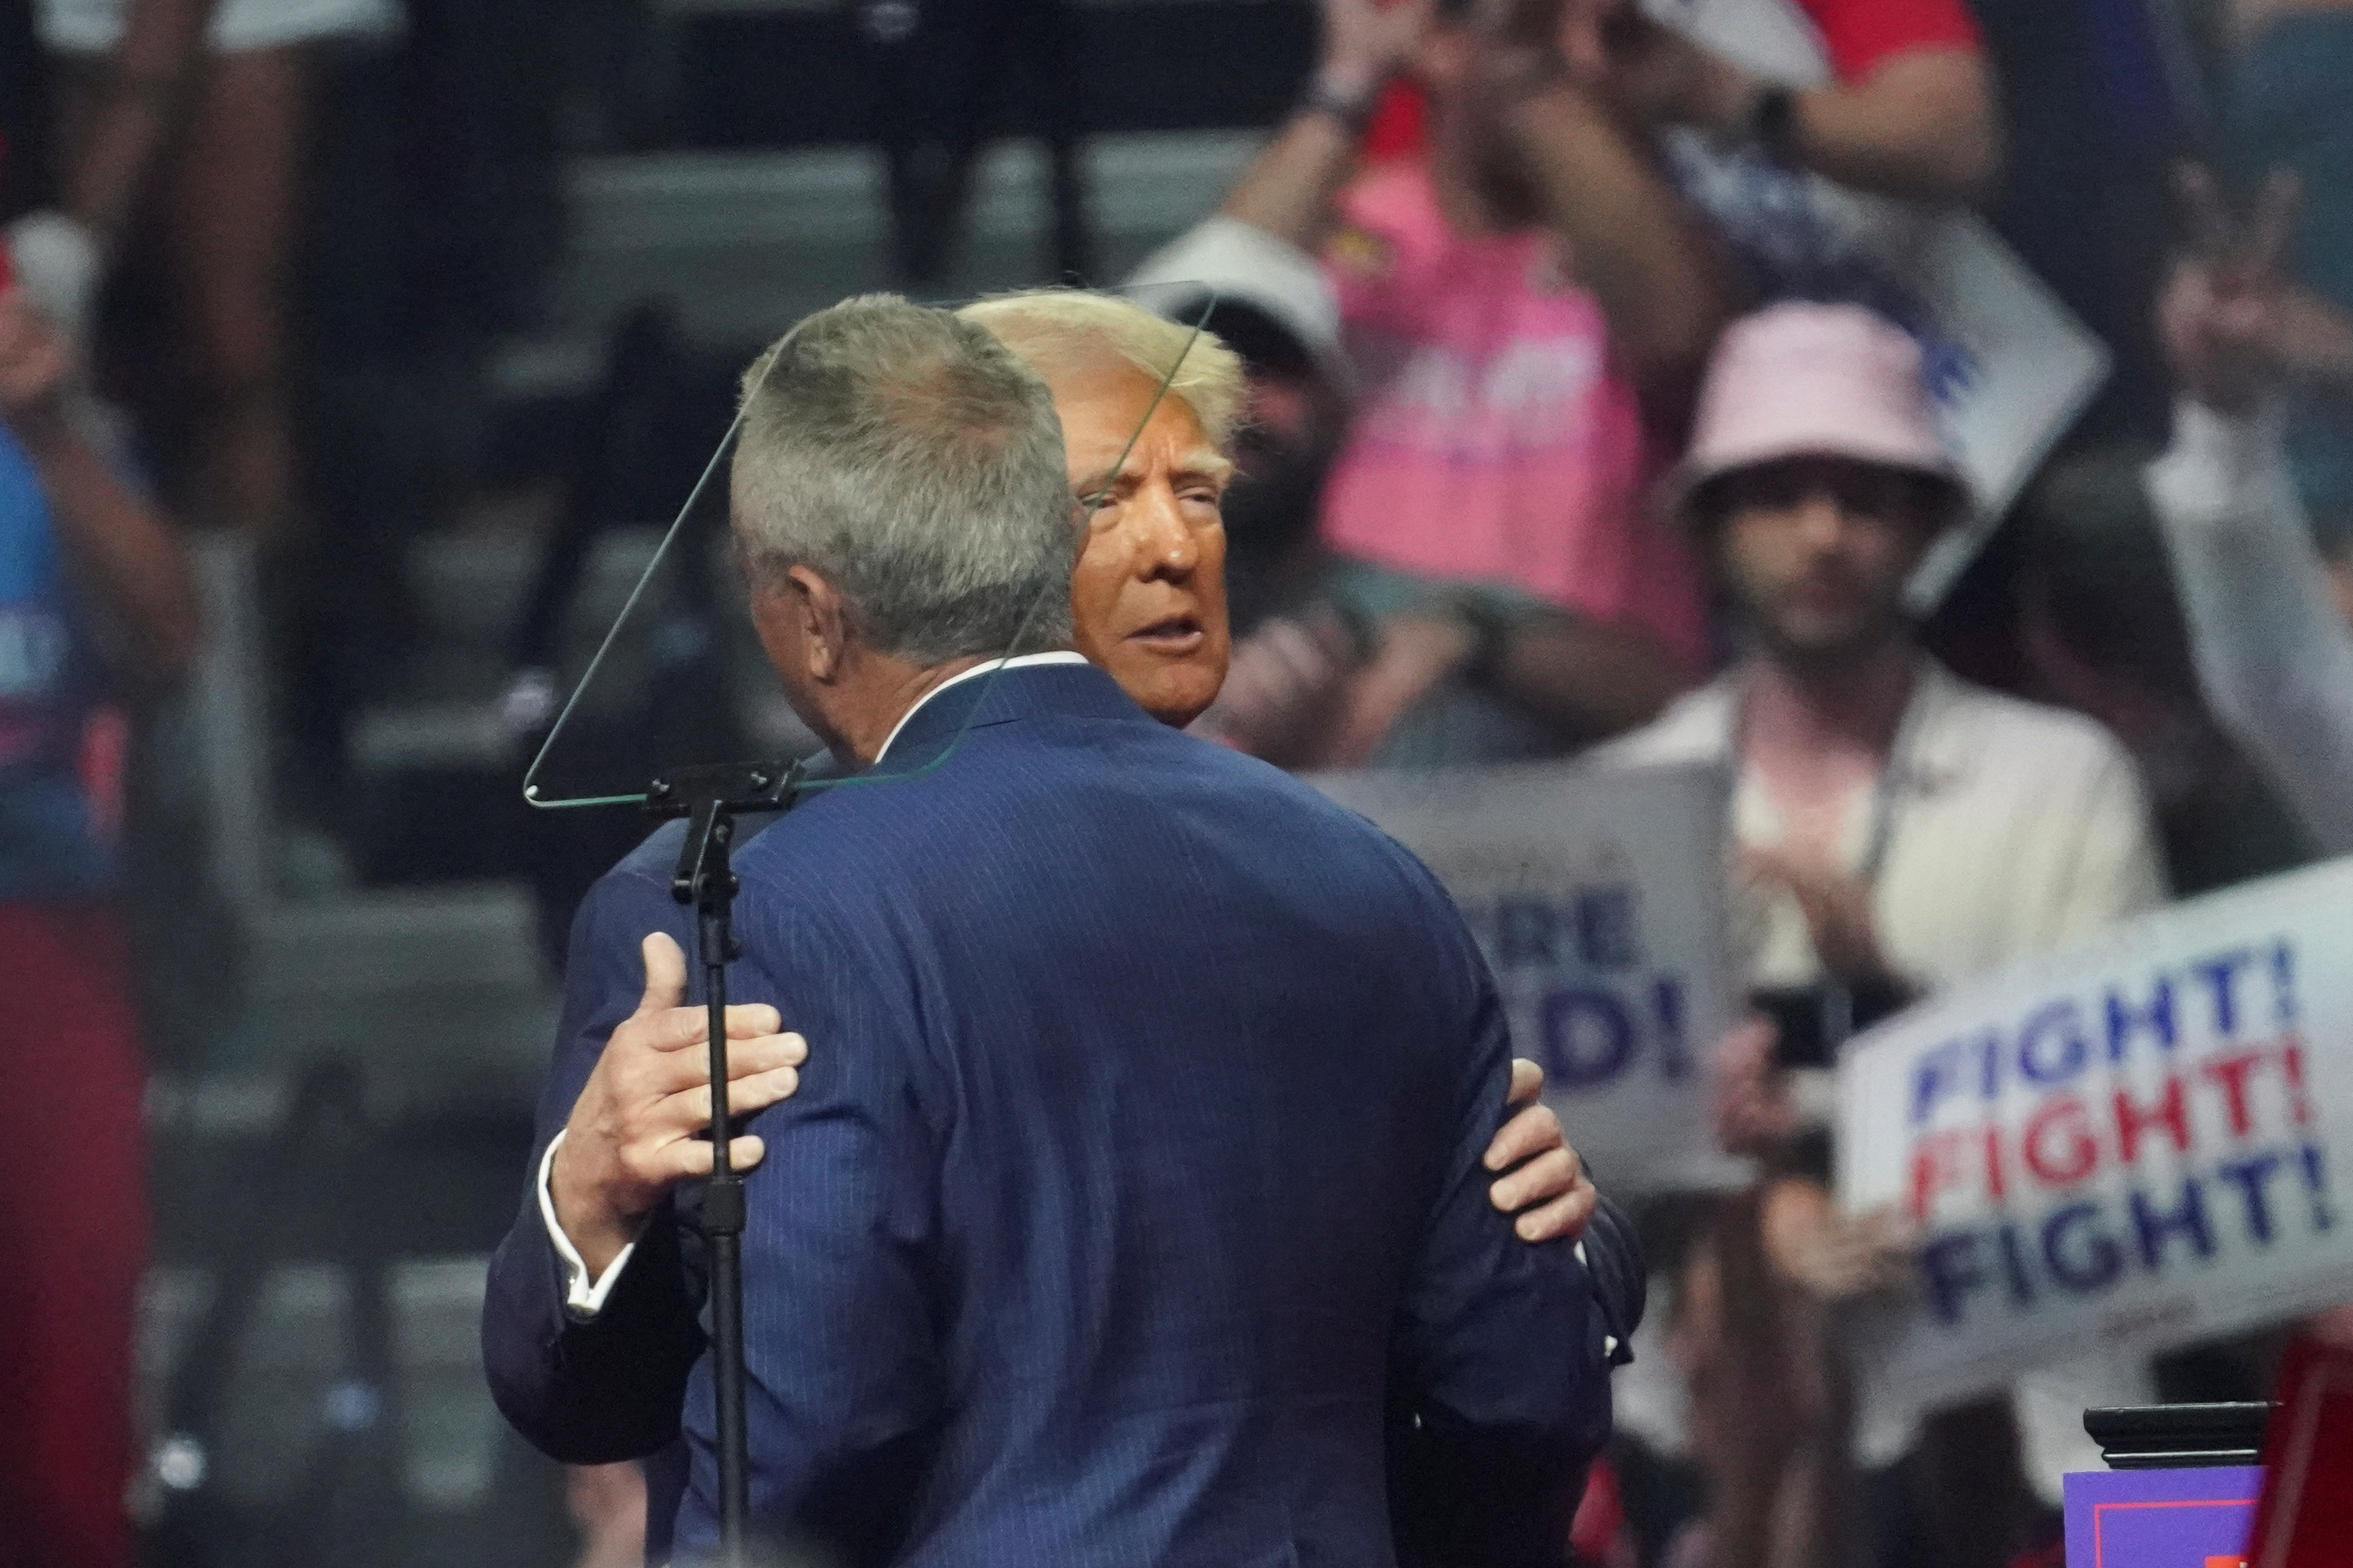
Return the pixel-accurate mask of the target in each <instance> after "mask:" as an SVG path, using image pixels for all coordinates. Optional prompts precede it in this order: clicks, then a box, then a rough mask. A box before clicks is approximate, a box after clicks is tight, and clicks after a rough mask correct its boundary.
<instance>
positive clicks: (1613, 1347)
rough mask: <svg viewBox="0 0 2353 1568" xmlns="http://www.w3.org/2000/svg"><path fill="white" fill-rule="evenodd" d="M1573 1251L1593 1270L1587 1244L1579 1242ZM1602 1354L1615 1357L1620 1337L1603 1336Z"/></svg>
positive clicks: (1614, 1335) (1582, 1262) (1579, 1260)
mask: <svg viewBox="0 0 2353 1568" xmlns="http://www.w3.org/2000/svg"><path fill="white" fill-rule="evenodd" d="M1571 1250H1572V1251H1574V1252H1575V1253H1576V1254H1577V1262H1579V1263H1581V1264H1584V1265H1585V1267H1586V1268H1588V1270H1589V1269H1591V1268H1592V1267H1593V1265H1591V1264H1590V1263H1587V1262H1586V1258H1585V1243H1583V1242H1581V1241H1580V1242H1578V1243H1577V1246H1576V1247H1573V1248H1572V1249H1571ZM1601 1353H1602V1354H1603V1355H1608V1356H1614V1355H1616V1354H1617V1353H1618V1336H1617V1335H1616V1334H1603V1335H1602V1336H1601Z"/></svg>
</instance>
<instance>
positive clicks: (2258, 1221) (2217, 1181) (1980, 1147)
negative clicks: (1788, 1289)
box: [1838, 859, 2353, 1409]
mask: <svg viewBox="0 0 2353 1568" xmlns="http://www.w3.org/2000/svg"><path fill="white" fill-rule="evenodd" d="M1838 1096H1839V1125H1838V1139H1839V1143H1838V1146H1839V1152H1840V1172H1839V1188H1840V1197H1841V1202H1842V1203H1843V1204H1844V1205H1845V1206H1846V1207H1847V1208H1848V1209H1849V1210H1851V1211H1856V1212H1860V1211H1862V1210H1866V1209H1871V1208H1875V1207H1878V1206H1881V1205H1888V1204H1895V1205H1902V1206H1903V1207H1904V1208H1905V1209H1906V1210H1907V1211H1909V1212H1910V1213H1911V1214H1912V1215H1915V1217H1916V1219H1917V1220H1918V1221H1919V1223H1920V1225H1921V1227H1922V1237H1923V1245H1922V1247H1921V1251H1920V1258H1919V1276H1918V1279H1919V1290H1918V1293H1917V1297H1916V1299H1915V1300H1914V1301H1913V1302H1912V1303H1911V1304H1910V1305H1908V1306H1907V1307H1906V1308H1905V1309H1903V1310H1900V1311H1890V1312H1888V1313H1887V1314H1886V1315H1885V1316H1884V1317H1883V1318H1882V1319H1881V1320H1879V1321H1873V1322H1871V1323H1869V1324H1867V1325H1862V1326H1861V1327H1860V1328H1859V1334H1858V1343H1857V1348H1858V1351H1859V1352H1860V1353H1859V1355H1858V1364H1859V1365H1860V1366H1861V1367H1862V1369H1863V1372H1864V1383H1865V1387H1866V1394H1868V1395H1870V1396H1871V1397H1872V1399H1873V1403H1874V1405H1876V1406H1877V1407H1878V1408H1881V1409H1925V1408H1930V1407H1933V1406H1935V1405H1940V1404H1945V1403H1948V1402H1950V1401H1952V1400H1956V1399H1960V1398H1966V1397H1969V1396H1971V1395H1974V1394H1978V1393H1982V1392H1985V1391H1988V1390H1990V1389H1993V1388H1995V1387H1998V1386H2000V1385H2001V1384H2007V1383H2008V1382H2010V1380H2011V1379H2012V1378H2014V1377H2015V1376H2016V1375H2017V1374H2018V1373H2021V1372H2024V1371H2027V1370H2030V1369H2031V1368H2033V1367H2035V1366H2038V1365H2041V1364H2044V1363H2052V1362H2055V1361H2060V1360H2063V1359H2065V1358H2068V1357H2070V1356H2073V1355H2075V1354H2077V1353H2079V1352H2089V1351H2094V1350H2109V1351H2115V1352H2122V1353H2141V1352H2155V1351H2158V1350H2162V1349H2165V1348H2168V1347H2169V1346H2173V1345H2179V1344H2182V1343H2186V1342H2190V1341H2193V1340H2197V1339H2202V1338H2206V1337H2210V1336H2212V1335H2215V1334H2222V1333H2230V1332H2233V1331H2239V1330H2243V1329H2247V1328H2252V1327H2254V1326H2256V1325H2259V1324H2263V1323H2268V1322H2273V1321H2278V1320H2280V1319H2283V1318H2287V1317H2292V1316H2294V1315H2295V1314H2297V1313H2301V1312H2306V1311H2309V1310H2315V1309H2317V1308H2321V1307H2327V1306H2333V1305H2337V1304H2338V1303H2341V1302H2343V1301H2345V1300H2353V1206H2348V1205H2353V1167H2348V1165H2347V1163H2346V1162H2348V1161H2353V859H2346V860H2338V861H2334V862H2331V863H2330V864H2328V865H2326V866H2320V867H2316V868H2311V869H2308V870H2303V871H2296V872H2292V873H2289V874H2287V875H2285V876H2281V877H2274V878H2269V879H2264V880H2263V881H2260V882H2255V883H2250V884H2248V885H2246V886H2243V887H2240V888H2233V889H2228V890H2226V891H2223V892H2220V893H2214V894H2210V895H2208V896H2207V897H2205V898H2201V899H2197V900H2191V901H2189V902H2186V903H2181V904H2177V905H2174V906H2173V907H2171V908H2169V909H2165V910H2157V911H2155V912H2153V913H2150V914H2147V915H2144V916H2141V917H2140V918H2138V919H2137V920H2134V921H2128V922H2126V924H2124V925H2122V926H2120V927H2118V928H2117V929H2116V931H2115V932H2114V933H2113V934H2112V935H2111V936H2109V937H2108V938H2107V939H2106V940H2105V941H2103V942H2100V943H2099V944H2098V945H2096V946H2093V947H2088V948H2082V949H2078V950H2076V951H2074V952H2065V953H2059V954H2054V955H2052V956H2050V957H2047V958H2041V959H2036V960H2034V961H2031V962H2030V963H2022V964H2019V965H2016V966H2014V967H2012V968H2010V969H2007V970H2004V971H2002V972H2001V973H1998V974H1994V975H1991V976H1989V977H1987V978H1985V979H1982V980H1978V981H1974V982H1971V983H1969V984H1966V985H1962V986H1958V987H1956V988H1955V989H1954V990H1952V991H1950V992H1948V993H1947V994H1943V995H1940V996H1938V997H1936V998H1935V999H1933V1000H1931V1001H1929V1002H1926V1003H1924V1004H1922V1005H1919V1006H1917V1007H1915V1008H1913V1009H1911V1010H1910V1011H1908V1012H1905V1013H1904V1014H1902V1015H1900V1016H1897V1017H1895V1018H1893V1019H1891V1020H1889V1021H1888V1022H1887V1023H1885V1024H1883V1025H1882V1026H1879V1027H1878V1028H1876V1029H1873V1030H1872V1031H1870V1032H1869V1033H1868V1034H1865V1035H1863V1036H1861V1037H1858V1038H1857V1039H1856V1040H1855V1041H1854V1042H1853V1043H1852V1045H1851V1046H1849V1047H1847V1050H1846V1052H1845V1053H1844V1055H1843V1056H1842V1058H1841V1060H1840V1063H1839V1079H1838Z"/></svg>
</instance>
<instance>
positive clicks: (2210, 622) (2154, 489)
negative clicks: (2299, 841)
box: [2147, 401, 2353, 855]
mask: <svg viewBox="0 0 2353 1568" xmlns="http://www.w3.org/2000/svg"><path fill="white" fill-rule="evenodd" d="M2147 478H2148V494H2149V500H2150V502H2151V504H2152V505H2153V506H2154V507H2155V509H2156V511H2157V518H2158V526H2159V527H2160V528H2161V529H2162V530H2163V531H2164V534H2165V542H2166V548H2167V550H2168V552H2170V554H2171V555H2172V558H2173V574H2174V579H2175V582H2176V584H2178V586H2179V592H2180V595H2181V607H2182V612H2183V614H2184V615H2185V616H2187V617H2188V620H2189V639H2190V647H2191V650H2192V653H2193V654H2194V656H2195V658H2196V660H2197V665H2198V679H2199V684H2200V686H2202V687H2203V688H2204V689H2205V693H2206V700H2207V702H2208V703H2209V704H2210V705H2211V707H2212V708H2213V710H2214V714H2215V717H2216V718H2218V719H2220V720H2221V721H2222V724H2223V727H2224V728H2226V729H2227V730H2229V731H2231V733H2232V735H2233V736H2234V737H2236V738H2237V740H2238V741H2239V742H2240V743H2241V744H2242V745H2243V746H2245V747H2246V748H2247V750H2248V752H2250V753H2251V754H2253V757H2254V758H2255V759H2256V761H2258V762H2259V763H2262V764H2263V769H2264V771H2265V772H2266V773H2268V774H2269V775H2270V777H2271V779H2272V782H2273V783H2274V784H2276V785H2277V786H2278V787H2279V789H2280V790H2281V791H2282V793H2283V794H2284V795H2285V796H2286V797H2287V801H2288V804H2289V805H2291V806H2292V807H2294V809H2295V813H2296V815H2297V816H2299V817H2301V818H2302V819H2303V821H2304V824H2305V826H2306V827H2307V828H2309V829H2310V830H2311V832H2312V834H2313V836H2314V837H2315V838H2316V839H2317V840H2318V842H2319V845H2320V847H2321V849H2322V850H2323V851H2324V852H2325V853H2327V854H2331V855H2341V854H2346V853H2348V852H2353V628H2348V626H2346V624H2345V620H2344V617H2343V616H2340V615H2338V613H2337V608H2336V606H2335V605H2333V604H2332V603H2331V602H2330V600H2329V596H2328V594H2327V590H2326V588H2325V587H2324V586H2323V584H2322V580H2321V579H2322V563H2321V560H2320V556H2319V552H2317V551H2316V550H2315V549H2314V548H2313V545H2312V540H2311V536H2310V534H2309V532H2308V531H2307V526H2306V521H2305V516H2304V509H2303V507H2302V505H2301V504H2300V503H2299V502H2298V501H2297V500H2296V496H2295V485H2294V482H2293V481H2292V480H2291V479H2289V477H2288V471H2287V462H2286V458H2284V456H2283V454H2282V452H2281V447H2280V439H2279V423H2278V419H2277V416H2275V415H2269V414H2267V415H2262V416H2254V417H2249V418H2232V417H2228V416H2223V415H2221V414H2217V413H2215V412H2214V411H2213V410H2211V409H2210V408H2207V407H2205V406H2204V405H2200V404H2198V403H2194V402H2189V401H2184V402H2183V403H2182V404H2181V405H2179V408H2178V409H2177V410H2176V412H2175V416H2174V426H2173V445H2172V446H2171V447H2168V448H2167V450H2166V454H2165V456H2164V457H2162V458H2158V460H2157V461H2156V462H2154V463H2152V464H2150V465H2149V468H2148V476H2147Z"/></svg>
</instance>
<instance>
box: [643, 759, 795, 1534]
mask: <svg viewBox="0 0 2353 1568" xmlns="http://www.w3.org/2000/svg"><path fill="white" fill-rule="evenodd" d="M800 780H801V765H800V764H799V763H712V764H708V765H704V766H699V767H690V768H672V769H670V771H669V772H667V773H663V774H662V776H661V777H659V778H658V779H656V780H655V781H654V782H653V783H652V784H650V785H649V786H648V788H647V790H646V809H647V810H648V811H649V812H650V813H652V814H653V815H654V816H664V817H668V816H682V817H684V818H686V844H685V846H684V847H683V848H681V850H680V851H679V857H678V871H677V873H676V875H674V876H672V877H671V878H670V896H671V897H672V898H674V899H676V900H678V901H679V902H680V903H681V904H691V905H692V906H693V907H694V913H695V947H696V950H697V955H698V957H699V958H700V960H701V962H702V979H703V994H704V997H705V1000H706V1003H707V1005H708V1006H709V1008H710V1025H709V1028H710V1034H711V1040H710V1051H711V1180H710V1182H709V1183H708V1184H706V1185H705V1186H704V1188H703V1192H702V1232H703V1235H704V1237H706V1238H707V1239H708V1242H709V1245H710V1257H711V1354H712V1383H713V1384H714V1388H715V1392H716V1396H717V1405H718V1416H719V1539H720V1551H721V1561H722V1562H723V1563H725V1564H726V1565H727V1568H744V1535H745V1526H746V1517H747V1514H748V1512H749V1506H750V1495H751V1494H750V1487H749V1479H750V1478H749V1467H750V1456H749V1450H748V1446H747V1443H748V1440H747V1436H746V1434H745V1431H744V1173H742V1172H741V1171H738V1170H736V1169H735V1168H734V1166H733V1165H732V1164H730V1163H728V1158H727V1132H728V1125H727V1123H728V1112H727V965H728V963H729V962H730V961H731V960H733V958H734V957H735V956H736V954H737V953H738V952H741V951H742V950H743V944H742V943H741V942H738V941H737V940H736V937H735V931H734V921H733V915H734V907H735V890H736V889H737V888H738V886H740V884H739V883H738V881H737V880H736V877H735V872H734V870H733V868H731V867H730V866H729V865H728V862H727V850H728V846H729V845H730V844H732V843H733V841H734V837H735V818H736V816H738V815H739V814H741V813H744V812H768V811H789V810H791V809H792V805H793V800H794V789H795V786H796V785H797V784H799V783H800Z"/></svg>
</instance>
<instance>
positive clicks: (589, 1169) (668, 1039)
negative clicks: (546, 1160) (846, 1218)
mask: <svg viewBox="0 0 2353 1568" xmlns="http://www.w3.org/2000/svg"><path fill="white" fill-rule="evenodd" d="M643 952H644V953H645V963H646V992H645V998H644V1000H643V1001H641V1002H640V1003H638V1010H637V1011H636V1012H635V1013H633V1014H631V1015H630V1016H629V1017H628V1018H627V1019H626V1020H624V1021H623V1022H622V1024H621V1026H619V1027H618V1028H617V1029H615V1030H614V1031H613V1037H612V1038H611V1039H610V1040H609V1041H607V1043H606V1046H605V1051H604V1054H603V1055H602V1056H601V1057H599V1058H597V1060H596V1069H595V1070H594V1071H592V1072H591V1073H590V1074H589V1075H588V1082H587V1083H586V1086H584V1087H583V1088H582V1089H581V1091H580V1098H579V1099H578V1100H576V1101H575V1102H574V1104H573V1107H572V1116H571V1119H570V1120H569V1121H566V1122H565V1127H564V1145H563V1147H562V1148H561V1149H559V1150H557V1152H556V1155H555V1163H554V1169H553V1170H552V1171H551V1172H550V1173H549V1178H548V1187H549V1191H550V1194H551V1196H552V1197H553V1198H554V1204H555V1218H556V1222H557V1223H558V1224H559V1225H561V1226H563V1227H564V1234H565V1236H566V1237H569V1238H570V1239H571V1241H572V1244H573V1246H574V1247H576V1248H577V1249H578V1250H579V1253H580V1256H581V1259H582V1261H583V1262H585V1263H586V1264H587V1266H588V1269H589V1272H590V1273H591V1274H592V1275H596V1274H601V1273H603V1272H604V1270H605V1268H606V1266H607V1264H608V1263H610V1262H611V1261H612V1259H613V1258H615V1257H617V1256H618V1254H619V1253H620V1251H621V1249H622V1248H623V1247H627V1246H628V1245H629V1243H630V1242H632V1241H634V1240H635V1239H636V1238H637V1234H638V1230H639V1229H640V1228H641V1227H642V1226H644V1224H645V1221H646V1217H647V1216H648V1215H650V1214H651V1213H652V1212H653V1210H654V1207H655V1205H658V1204H659V1203H660V1202H661V1199H662V1197H663V1195H664V1194H667V1193H668V1192H669V1191H670V1189H671V1188H672V1187H675V1186H676V1185H678V1184H680V1183H681V1182H685V1181H691V1180H694V1179H696V1178H698V1177H702V1176H708V1175H709V1174H711V1172H712V1163H713V1162H712V1148H711V1144H710V1142H709V1141H708V1140H706V1139H705V1138H703V1137H702V1136H701V1135H702V1133H703V1132H704V1131H706V1130H707V1129H708V1128H709V1127H710V1125H711V1068H710V1051H709V1047H708V1041H709V1039H710V1029H709V1016H708V1014H707V1012H706V1011H705V1009H703V1008H702V1007H688V1006H684V1005H681V1004H682V1003H683V1002H684V1001H685V999H686V954H685V953H684V952H681V950H680V948H679V945H678V943H677V942H673V941H671V940H670V937H668V936H666V935H664V934H663V933H661V932H659V931H656V932H654V933H653V934H651V935H649V936H648V937H647V938H646V940H645V945H644V949H643ZM782 1030H783V1020H782V1019H780V1018H779V1017H778V1016H777V1014H776V1009H775V1008H774V1007H770V1006H767V1005H764V1004H759V1003H747V1004H741V1005H734V1006H731V1007H729V1008H728V1009H727V1040H728V1045H727V1109H728V1111H729V1114H730V1115H731V1116H745V1115H749V1114H751V1113H752V1112H753V1111H755V1110H762V1109H763V1108H765V1107H767V1106H770V1105H774V1104H776V1102H777V1101H778V1100H784V1099H786V1098H787V1097H788V1096H790V1095H791V1094H792V1092H793V1091H794V1090H795V1089H798V1088H799V1087H800V1073H799V1070H798V1069H799V1067H800V1064H801V1063H802V1062H803V1061H805V1060H807V1057H808V1042H807V1041H806V1040H804V1039H802V1038H801V1037H800V1036H798V1035H792V1034H786V1033H783V1032H782ZM765 1152H766V1147H765V1145H764V1144H763V1143H762V1142H761V1141H760V1139H759V1138H758V1136H757V1135H755V1134H752V1133H745V1134H743V1135H742V1136H739V1137H735V1138H732V1139H730V1140H729V1141H728V1143H727V1157H728V1159H729V1161H730V1162H731V1163H733V1165H734V1166H735V1168H736V1169H738V1170H749V1169H750V1168H751V1167H752V1166H754V1165H756V1164H758V1163H760V1159H761V1156H762V1155H763V1154H765Z"/></svg>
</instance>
